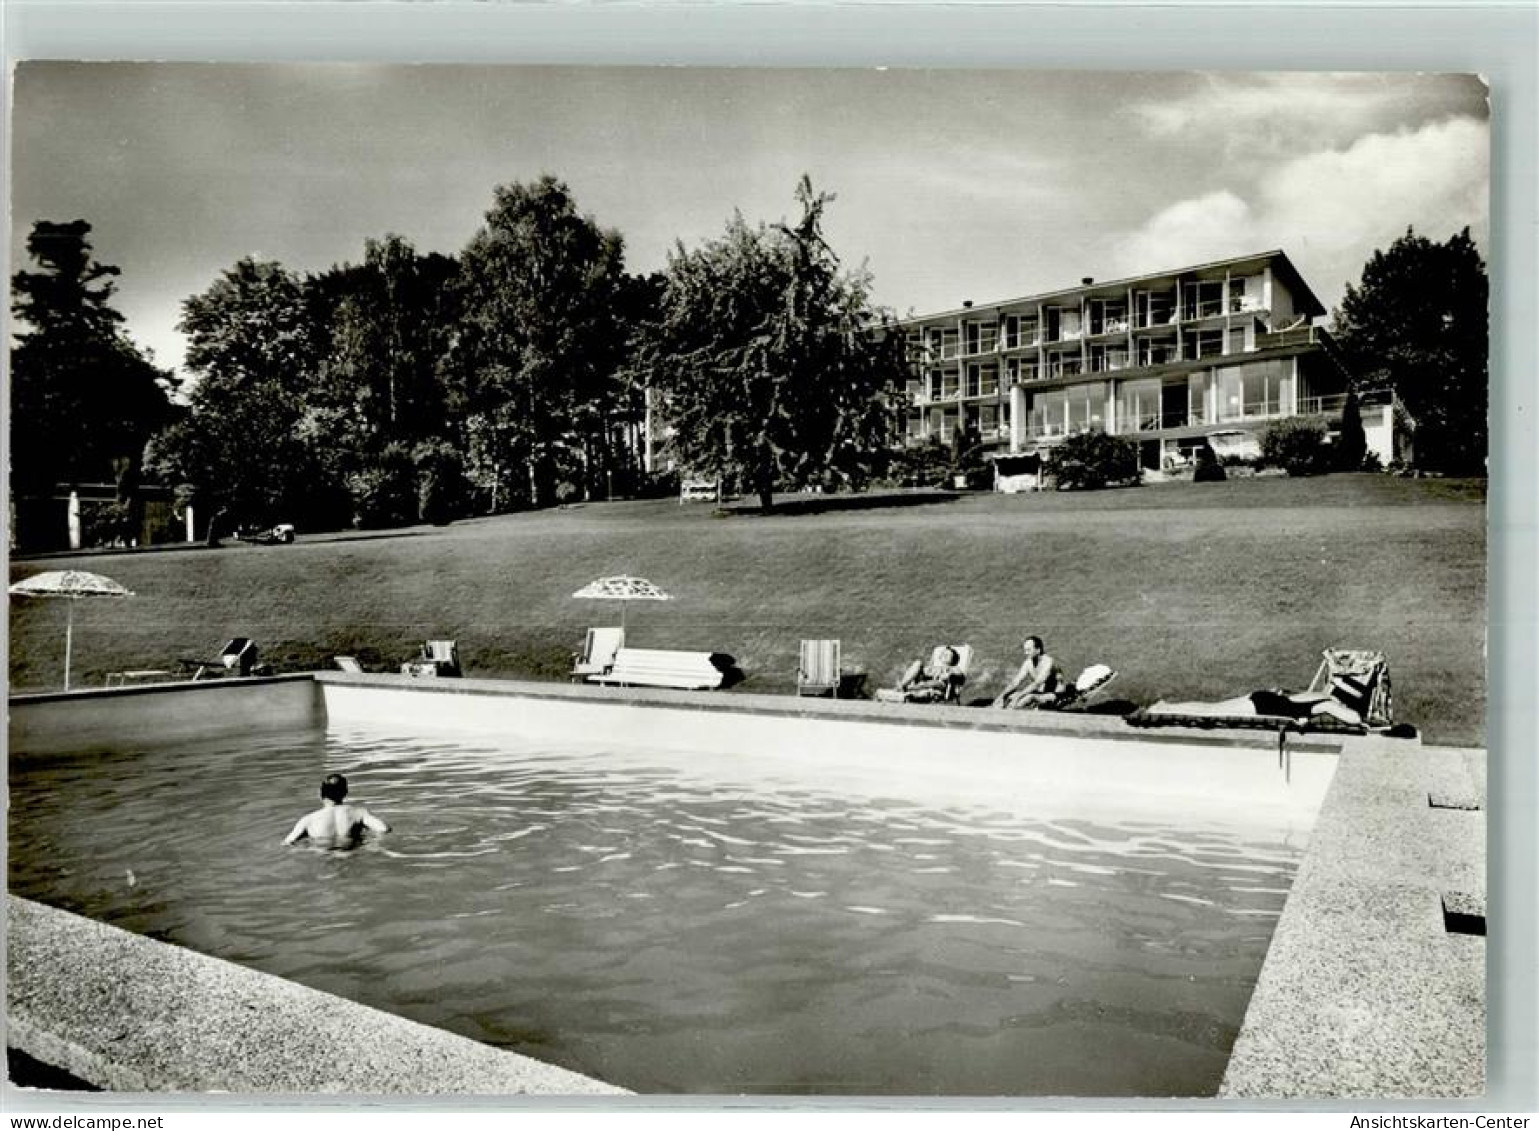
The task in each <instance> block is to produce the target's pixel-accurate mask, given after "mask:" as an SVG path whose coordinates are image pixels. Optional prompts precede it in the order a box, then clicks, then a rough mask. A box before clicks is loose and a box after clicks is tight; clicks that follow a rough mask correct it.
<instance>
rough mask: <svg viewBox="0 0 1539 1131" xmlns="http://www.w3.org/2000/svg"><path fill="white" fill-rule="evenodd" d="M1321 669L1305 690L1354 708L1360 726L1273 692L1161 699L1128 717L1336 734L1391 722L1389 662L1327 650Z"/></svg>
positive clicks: (1137, 722)
mask: <svg viewBox="0 0 1539 1131" xmlns="http://www.w3.org/2000/svg"><path fill="white" fill-rule="evenodd" d="M1324 656H1325V659H1324V661H1323V662H1322V663H1321V665H1320V671H1319V672H1318V673H1317V674H1316V676H1315V679H1314V681H1313V682H1312V683H1311V684H1310V687H1309V689H1308V690H1310V691H1314V692H1317V693H1324V694H1328V695H1330V697H1331V698H1333V699H1335V700H1336V701H1337V702H1339V703H1341V704H1343V705H1344V706H1347V707H1350V708H1351V709H1352V710H1354V711H1356V712H1357V713H1358V714H1359V715H1360V716H1361V717H1362V719H1363V722H1362V723H1361V724H1353V723H1349V722H1345V721H1343V720H1341V719H1337V718H1333V717H1331V716H1330V715H1321V714H1313V715H1312V714H1310V713H1309V712H1308V710H1307V705H1306V704H1300V705H1299V710H1296V711H1295V710H1292V709H1291V707H1290V705H1289V704H1288V703H1286V702H1285V698H1286V697H1279V696H1276V695H1274V694H1273V693H1271V692H1255V693H1253V695H1252V696H1249V697H1247V696H1241V697H1238V698H1236V699H1228V700H1224V701H1222V702H1218V703H1206V702H1169V701H1166V700H1163V699H1162V700H1160V701H1159V702H1157V703H1153V704H1151V705H1150V706H1148V707H1142V708H1140V709H1139V710H1137V711H1134V712H1133V713H1132V714H1130V715H1128V716H1126V717H1127V721H1128V723H1129V724H1130V725H1132V726H1142V727H1157V726H1180V727H1198V728H1201V729H1204V730H1209V729H1213V728H1215V727H1226V728H1228V727H1233V728H1241V729H1249V730H1270V731H1279V732H1282V733H1286V732H1288V731H1297V732H1300V733H1302V732H1305V731H1319V732H1324V733H1335V734H1365V733H1367V732H1368V731H1369V730H1383V729H1387V728H1388V727H1390V726H1391V725H1392V724H1393V722H1394V718H1393V713H1392V702H1391V699H1390V692H1389V664H1388V662H1387V661H1386V660H1385V658H1384V654H1383V653H1382V652H1368V651H1352V650H1347V649H1340V648H1327V649H1326V650H1325V652H1324ZM1274 701H1275V702H1276V703H1277V704H1278V706H1279V707H1281V708H1285V709H1287V712H1288V713H1284V711H1283V710H1275V711H1274V710H1268V709H1263V707H1264V706H1265V704H1267V703H1270V702H1274Z"/></svg>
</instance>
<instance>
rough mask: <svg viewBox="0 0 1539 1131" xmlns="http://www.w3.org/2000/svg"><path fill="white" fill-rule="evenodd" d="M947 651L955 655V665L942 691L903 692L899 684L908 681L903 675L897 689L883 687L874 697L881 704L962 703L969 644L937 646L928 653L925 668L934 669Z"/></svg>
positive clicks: (970, 659) (926, 689)
mask: <svg viewBox="0 0 1539 1131" xmlns="http://www.w3.org/2000/svg"><path fill="white" fill-rule="evenodd" d="M947 649H950V650H951V651H953V652H955V653H956V654H957V664H956V668H955V670H954V671H953V672H952V674H951V678H950V680H948V681H947V684H946V687H945V688H944V690H936V689H932V688H925V689H923V690H920V691H905V690H903V688H902V686H901V684H902V683H903V682H906V681H907V679H908V675H907V673H905V675H904V677H903V680H900V681H899V683H900V685H899V686H898V687H884V688H882V689H881V690H879V691H878V692H877V693H876V697H877V699H878V700H880V701H881V702H883V703H960V702H961V701H962V685H963V684H965V683H966V682H967V669H968V668H969V667H970V666H971V665H972V662H973V647H972V645H971V644H937V645H936V646H935V648H934V649H933V650H932V651H931V652H930V659H929V661H928V664H927V666H929V667H935V666H937V665H938V664H940V663H941V653H943V652H945V651H946V650H947ZM909 671H910V672H912V671H913V665H912V664H910V665H909Z"/></svg>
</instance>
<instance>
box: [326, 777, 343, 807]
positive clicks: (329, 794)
mask: <svg viewBox="0 0 1539 1131" xmlns="http://www.w3.org/2000/svg"><path fill="white" fill-rule="evenodd" d="M346 796H347V779H346V778H345V777H343V776H342V775H341V774H328V775H327V777H326V780H325V781H323V782H321V800H322V801H334V802H336V803H337V804H338V805H340V804H341V803H342V799H343V798H344V797H346Z"/></svg>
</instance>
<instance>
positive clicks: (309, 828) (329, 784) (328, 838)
mask: <svg viewBox="0 0 1539 1131" xmlns="http://www.w3.org/2000/svg"><path fill="white" fill-rule="evenodd" d="M346 798H347V779H346V778H345V777H343V776H342V775H341V774H331V775H330V776H328V777H327V778H326V780H325V781H323V782H321V801H322V802H323V804H322V805H321V807H320V808H319V809H317V810H316V811H315V812H313V813H307V814H305V815H304V816H303V817H301V818H299V823H298V824H296V825H295V826H294V831H293V832H291V833H289V835H288V836H286V837H284V838H283V843H284V844H294V843H296V842H298V841H301V840H304V839H305V838H306V837H308V838H309V839H310V840H312V841H314V842H315V843H316V844H318V845H322V846H324V847H327V848H332V847H341V846H351V845H354V844H357V843H358V840H359V838H360V837H361V836H363V830H364V829H373V830H374V831H375V832H377V833H388V832H389V831H390V826H389V825H387V824H385V822H384V821H381V820H380V819H379V818H378V817H376V816H375V815H374V814H373V813H370V812H369V811H368V810H367V809H365V808H364V807H363V806H362V805H349V804H347V801H346Z"/></svg>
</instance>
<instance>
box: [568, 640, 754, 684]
mask: <svg viewBox="0 0 1539 1131" xmlns="http://www.w3.org/2000/svg"><path fill="white" fill-rule="evenodd" d="M730 661H731V657H730V656H720V655H718V654H717V653H714V652H679V651H674V650H670V649H665V648H621V649H620V650H619V651H618V652H616V653H615V662H614V666H613V667H611V668H610V669H609V670H608V671H607V672H605V673H604V674H603V675H590V676H589V677H588V682H589V683H604V684H611V685H613V686H616V687H673V688H678V689H679V690H681V691H714V690H715V689H717V688H719V687H720V686H721V685H722V681H723V680H724V679H725V678H726V671H725V668H726V667H727V666H728V665H729V663H730Z"/></svg>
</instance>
